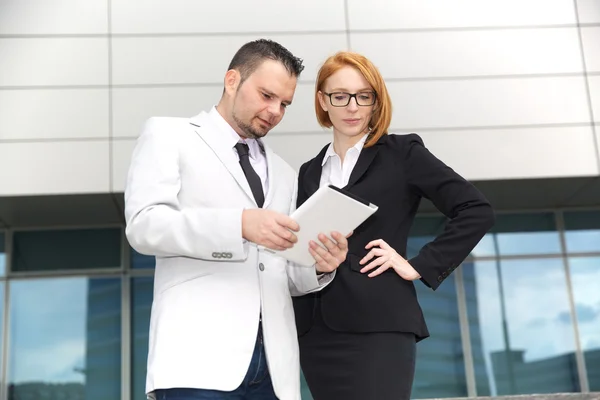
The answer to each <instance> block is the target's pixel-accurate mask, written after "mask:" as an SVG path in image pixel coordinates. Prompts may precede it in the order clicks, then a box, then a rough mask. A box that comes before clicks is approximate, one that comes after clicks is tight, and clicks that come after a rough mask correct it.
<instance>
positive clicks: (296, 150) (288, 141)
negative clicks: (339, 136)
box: [265, 132, 333, 172]
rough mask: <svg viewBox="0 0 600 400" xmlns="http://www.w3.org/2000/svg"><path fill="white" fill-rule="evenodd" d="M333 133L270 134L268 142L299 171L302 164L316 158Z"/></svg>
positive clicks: (330, 139) (266, 139)
mask: <svg viewBox="0 0 600 400" xmlns="http://www.w3.org/2000/svg"><path fill="white" fill-rule="evenodd" d="M332 139H333V135H332V134H331V133H330V132H311V133H301V134H294V133H281V134H271V133H270V134H268V135H267V136H266V138H265V141H266V143H268V145H269V146H271V148H272V149H273V151H275V153H277V154H279V155H280V156H281V157H282V158H283V159H284V160H285V161H287V162H288V163H289V164H290V165H291V166H292V168H294V169H295V170H296V172H298V171H299V170H300V166H301V165H302V164H304V163H305V162H307V161H308V160H310V159H312V158H314V157H315V156H316V155H317V154H319V151H321V149H322V148H323V146H325V145H326V144H327V143H330V142H331V141H332Z"/></svg>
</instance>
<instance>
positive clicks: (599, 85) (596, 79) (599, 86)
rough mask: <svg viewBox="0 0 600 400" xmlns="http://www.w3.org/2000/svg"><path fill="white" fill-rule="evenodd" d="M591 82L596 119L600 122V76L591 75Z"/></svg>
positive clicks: (593, 109)
mask: <svg viewBox="0 0 600 400" xmlns="http://www.w3.org/2000/svg"><path fill="white" fill-rule="evenodd" d="M589 82H590V94H591V98H592V111H593V113H594V121H596V122H598V123H600V76H590V77H589Z"/></svg>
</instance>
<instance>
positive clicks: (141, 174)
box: [125, 112, 334, 400]
mask: <svg viewBox="0 0 600 400" xmlns="http://www.w3.org/2000/svg"><path fill="white" fill-rule="evenodd" d="M227 134H228V133H227V132H220V131H219V130H218V129H217V128H216V127H215V126H214V125H213V124H212V122H211V120H210V118H209V116H208V114H207V113H205V112H202V113H201V114H199V115H198V116H196V117H194V118H191V119H184V118H162V117H154V118H150V119H149V120H148V121H147V122H146V125H145V127H144V131H143V133H142V134H141V136H140V137H139V138H138V141H137V144H136V147H135V149H134V152H133V157H132V161H131V166H130V169H129V173H128V177H127V186H126V189H125V218H126V224H127V227H126V234H127V238H128V240H129V243H130V244H131V246H132V247H133V248H134V249H135V250H137V251H138V252H140V253H143V254H148V255H153V256H156V271H155V277H154V300H153V303H152V314H151V318H150V343H149V355H148V373H147V379H146V391H147V392H148V393H149V392H151V391H153V390H155V389H164V388H173V387H182V388H203V389H216V390H225V391H231V390H234V389H236V388H237V387H238V386H239V385H240V384H241V383H242V380H243V378H244V376H245V375H246V372H247V370H248V367H249V364H250V360H251V357H252V353H253V350H254V345H255V340H256V335H257V329H258V321H259V313H260V312H261V309H262V321H263V331H264V339H265V340H264V342H265V351H266V355H267V363H268V366H269V370H270V373H271V379H272V382H273V387H274V389H275V393H276V395H277V396H278V398H279V399H281V400H299V399H300V367H299V355H298V342H297V333H296V326H295V322H294V310H293V307H292V300H291V297H290V295H301V294H305V293H309V292H313V291H317V290H320V289H322V288H323V287H324V286H326V285H327V283H329V282H330V281H331V279H332V278H333V275H334V274H330V275H327V276H325V277H324V278H323V279H322V280H321V281H320V282H319V281H318V280H317V277H316V270H315V268H314V267H301V266H297V265H295V264H292V263H288V262H286V260H284V259H283V258H281V257H278V256H276V255H274V254H273V253H270V252H267V251H265V250H264V248H262V247H260V246H257V245H256V244H254V243H250V242H248V241H246V240H244V239H243V238H242V210H243V209H245V208H256V207H257V205H256V202H255V200H254V197H253V196H252V192H251V190H250V186H249V185H248V182H247V180H246V177H245V176H244V173H243V171H242V168H241V167H240V164H239V160H238V158H237V156H236V154H235V152H234V151H233V149H231V148H228V146H227V145H225V144H224V143H223V142H224V140H223V138H224V136H223V135H227ZM265 152H266V159H267V165H268V179H269V190H268V193H267V194H266V196H265V204H264V206H263V208H268V209H270V210H275V211H278V212H280V213H285V214H289V213H291V212H292V211H293V210H294V208H295V202H296V190H297V179H296V173H295V171H294V170H293V169H292V168H291V167H290V166H289V165H288V164H287V163H286V162H285V161H283V159H281V158H280V157H279V156H277V155H276V154H274V153H273V152H272V151H271V149H270V148H269V147H268V146H266V145H265Z"/></svg>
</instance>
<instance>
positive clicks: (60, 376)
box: [8, 278, 121, 400]
mask: <svg viewBox="0 0 600 400" xmlns="http://www.w3.org/2000/svg"><path fill="white" fill-rule="evenodd" d="M10 322H11V323H10V342H11V343H10V346H9V347H10V354H9V365H8V380H9V397H8V398H9V400H17V399H86V400H105V399H118V398H120V397H121V280H120V279H118V278H115V279H104V278H103V279H88V278H59V279H36V280H20V281H13V282H11V288H10Z"/></svg>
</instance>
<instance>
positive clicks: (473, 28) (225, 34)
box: [0, 22, 600, 39]
mask: <svg viewBox="0 0 600 400" xmlns="http://www.w3.org/2000/svg"><path fill="white" fill-rule="evenodd" d="M578 27H584V28H592V27H600V22H598V23H584V24H579V25H577V24H576V23H572V24H550V25H497V26H464V27H449V26H446V27H444V26H442V27H430V28H390V29H377V28H375V29H349V30H348V31H346V30H345V29H334V30H306V31H256V32H252V31H234V32H144V33H114V32H113V33H15V34H10V33H8V34H6V33H5V34H0V39H45V38H158V37H219V36H223V37H231V36H277V35H280V36H310V35H340V34H344V35H345V34H346V33H347V32H348V33H350V34H361V33H384V34H385V33H410V32H452V31H467V32H468V31H495V30H520V29H556V28H578Z"/></svg>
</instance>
